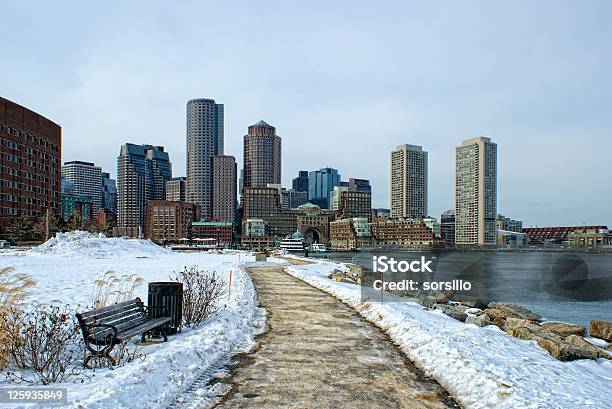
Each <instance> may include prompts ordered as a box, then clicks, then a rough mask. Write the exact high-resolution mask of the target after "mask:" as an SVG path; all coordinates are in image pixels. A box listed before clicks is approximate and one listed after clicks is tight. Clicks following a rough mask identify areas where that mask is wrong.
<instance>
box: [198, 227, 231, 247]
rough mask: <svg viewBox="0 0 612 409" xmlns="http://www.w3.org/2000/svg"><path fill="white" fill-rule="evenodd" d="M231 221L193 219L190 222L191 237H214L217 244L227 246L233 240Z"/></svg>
mask: <svg viewBox="0 0 612 409" xmlns="http://www.w3.org/2000/svg"><path fill="white" fill-rule="evenodd" d="M233 231H234V224H233V223H232V222H208V221H195V222H193V223H191V238H192V239H215V240H216V242H217V245H222V246H227V245H230V244H232V242H233Z"/></svg>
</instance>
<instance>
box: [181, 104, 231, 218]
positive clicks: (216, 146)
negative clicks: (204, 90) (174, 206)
mask: <svg viewBox="0 0 612 409" xmlns="http://www.w3.org/2000/svg"><path fill="white" fill-rule="evenodd" d="M215 155H223V105H222V104H216V103H215V100H213V99H204V98H199V99H192V100H189V101H188V102H187V201H189V202H191V203H195V204H197V205H200V206H201V209H202V215H201V217H202V219H203V220H208V219H210V218H211V216H212V204H213V197H212V189H213V156H215Z"/></svg>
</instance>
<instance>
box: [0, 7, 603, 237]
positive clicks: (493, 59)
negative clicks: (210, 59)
mask: <svg viewBox="0 0 612 409" xmlns="http://www.w3.org/2000/svg"><path fill="white" fill-rule="evenodd" d="M589 4H590V6H589V5H586V6H585V5H583V7H581V8H580V9H575V8H573V7H572V6H571V5H567V4H565V5H563V4H558V3H556V2H555V3H549V4H546V3H542V4H538V5H532V4H523V5H520V6H519V5H504V7H501V6H495V5H491V4H486V3H481V4H479V5H473V6H472V7H470V6H463V7H461V8H459V7H458V6H453V7H450V8H449V10H445V11H442V12H440V15H439V16H438V17H437V18H434V19H433V21H432V26H433V28H432V29H426V28H425V27H423V26H420V25H418V24H416V25H415V26H414V27H413V28H403V27H398V26H393V29H394V30H395V31H397V37H396V38H395V39H393V38H389V37H386V34H387V33H388V30H386V29H385V27H384V26H385V24H386V22H387V19H388V17H387V15H385V14H384V13H382V12H375V13H374V14H372V12H373V10H372V9H370V8H368V7H366V6H365V5H363V4H356V6H355V7H353V8H351V10H350V12H348V13H346V14H347V15H346V23H342V24H341V27H338V28H335V27H334V26H333V25H332V21H333V22H334V23H335V24H338V19H337V18H336V16H338V15H339V14H340V13H341V12H346V7H342V6H339V5H334V6H330V7H327V8H325V9H323V8H321V7H317V6H315V7H312V8H311V9H301V10H298V11H290V10H287V9H286V8H285V7H283V6H282V4H278V5H277V6H276V7H275V8H274V9H272V8H270V10H268V11H270V12H278V13H280V14H282V15H283V17H285V18H284V19H279V21H278V23H279V24H278V26H277V27H275V28H274V29H273V30H271V31H270V32H269V33H263V32H262V33H254V34H253V35H252V36H250V38H246V37H243V36H236V35H230V34H231V33H229V32H228V31H223V34H225V35H226V37H224V38H223V41H220V42H219V44H213V43H210V42H207V41H205V40H204V39H205V38H206V35H208V34H207V33H208V30H212V31H213V32H214V31H215V30H216V29H219V27H220V26H219V23H218V22H216V21H215V20H219V21H222V20H223V21H225V22H228V24H229V23H233V24H241V23H242V22H243V20H248V18H249V17H252V16H253V15H254V13H256V10H255V9H250V8H249V7H246V8H245V10H243V11H241V12H240V13H234V14H232V12H230V10H229V9H225V8H224V7H223V6H220V5H215V6H213V7H212V10H211V12H210V15H209V16H208V17H205V19H211V20H210V24H209V28H195V27H192V26H190V25H189V24H185V25H184V26H185V27H188V28H185V27H182V26H179V24H178V21H180V20H179V18H178V14H179V13H178V11H177V10H173V9H172V8H171V7H163V6H159V7H151V8H150V9H147V10H145V11H144V15H143V18H142V21H140V22H139V23H138V25H137V27H136V28H132V29H129V28H127V25H126V26H125V27H123V26H121V24H122V23H123V22H126V21H129V16H131V15H134V14H133V13H135V11H136V5H126V6H125V7H124V9H123V10H122V13H123V14H124V15H123V16H122V15H121V13H119V12H113V11H111V10H101V11H100V17H96V18H94V19H93V21H90V22H88V23H87V24H88V25H90V27H91V28H88V27H86V25H85V24H83V23H84V22H80V21H76V22H75V21H74V19H71V20H70V21H71V22H73V23H74V24H76V28H75V29H82V30H83V33H84V35H83V36H71V37H74V38H58V36H60V37H61V36H63V35H62V34H50V35H49V38H45V39H39V38H32V37H29V36H27V35H26V34H27V33H26V31H25V27H26V26H27V25H28V24H25V25H23V24H21V23H20V24H19V25H17V23H18V22H22V23H23V21H26V22H28V23H31V24H34V25H36V26H39V27H41V28H43V29H44V28H45V27H47V26H48V24H49V22H48V21H47V18H48V17H49V16H51V17H57V19H55V20H54V19H53V18H51V19H49V20H54V21H56V22H59V23H60V24H61V22H62V21H64V19H65V18H68V17H69V16H70V15H71V14H70V13H67V15H68V17H65V16H62V15H61V12H62V7H61V6H57V5H54V6H53V9H51V8H49V9H47V7H51V6H50V5H41V7H40V10H39V13H40V14H38V13H31V12H30V10H27V9H26V8H23V7H22V6H20V5H19V4H17V3H15V4H11V3H8V4H7V6H6V11H7V15H15V16H17V17H19V18H15V19H7V21H6V24H5V25H3V27H2V28H0V31H2V32H3V33H4V34H5V35H7V36H8V37H9V38H13V37H14V38H15V41H13V42H9V43H8V44H7V45H6V48H7V53H8V54H10V55H12V56H13V58H11V59H7V61H6V63H5V64H4V65H3V66H2V67H0V74H2V75H3V77H5V78H11V81H7V82H6V83H5V84H4V85H3V89H2V95H3V96H4V97H6V98H8V99H10V100H12V101H15V102H17V103H20V104H22V105H24V106H27V107H29V108H31V109H33V110H34V111H36V112H39V113H41V114H42V115H45V116H46V117H47V118H49V119H51V120H53V121H55V122H57V123H58V124H60V125H61V126H62V128H63V152H62V160H63V162H66V161H72V160H81V161H90V162H94V163H96V165H98V166H101V167H102V170H103V171H108V172H110V173H111V176H112V177H116V164H115V160H116V152H117V149H118V147H119V146H120V145H121V144H123V143H125V142H131V143H136V144H141V143H152V144H156V145H163V146H165V147H166V150H167V152H168V153H169V155H170V158H171V160H172V161H173V169H174V174H175V175H176V176H185V175H186V172H185V163H184V156H185V155H184V152H185V140H184V135H185V128H184V126H185V124H184V115H185V114H184V106H185V103H186V101H187V100H189V99H191V98H199V97H205V98H215V99H216V100H218V101H220V102H222V103H223V104H224V105H225V118H226V126H225V149H224V150H225V153H226V154H229V155H233V156H235V157H236V160H237V162H238V164H239V168H241V167H242V164H243V161H242V149H241V143H242V135H243V134H244V130H245V129H246V128H247V127H248V125H250V124H252V123H254V122H256V121H258V120H262V119H263V120H265V121H267V122H269V123H273V124H274V125H275V126H276V127H277V130H278V133H279V134H280V135H282V136H283V139H284V140H283V144H284V147H283V163H282V167H283V172H282V185H283V186H285V187H290V186H291V179H292V178H294V177H295V176H297V174H298V171H299V170H300V169H307V170H316V169H319V168H321V167H324V166H327V165H331V166H332V167H334V168H336V169H338V170H339V171H340V173H341V174H343V175H350V176H355V177H361V178H367V179H370V181H371V183H372V188H373V189H372V190H373V192H372V193H373V202H372V205H373V207H376V208H378V207H385V208H388V207H389V203H388V197H389V187H388V185H389V181H388V174H387V173H388V172H387V169H388V165H389V164H388V152H389V150H390V149H392V148H393V147H394V146H397V145H400V144H404V143H408V144H415V145H420V146H423V148H424V149H425V150H427V151H428V152H429V169H430V175H429V177H430V178H429V186H430V188H429V197H428V204H429V212H428V213H429V214H430V215H431V216H434V217H439V216H440V214H441V213H442V212H443V211H445V210H448V209H452V208H453V207H454V206H453V203H454V195H453V192H454V188H453V185H454V176H455V175H454V166H455V164H454V148H455V146H456V145H457V144H458V143H459V142H460V141H461V140H464V139H468V138H473V137H478V136H485V137H490V138H492V139H493V140H495V141H496V143H497V144H498V145H499V146H500V151H499V157H498V162H499V164H498V180H499V183H498V212H500V213H503V214H505V215H507V216H509V217H512V218H514V219H520V220H524V221H525V226H532V225H538V226H544V225H581V224H583V223H586V224H607V225H612V216H611V215H610V212H609V211H608V208H609V203H610V201H611V200H612V193H611V192H610V189H605V187H606V186H608V185H609V182H608V181H607V179H606V175H605V172H603V169H604V168H605V165H606V164H607V163H609V161H610V159H609V152H610V151H611V150H612V141H611V138H610V137H609V129H610V125H611V124H610V120H609V119H608V118H607V114H606V111H607V109H606V107H607V105H606V104H607V103H606V99H605V95H607V94H609V91H610V88H611V83H610V81H609V80H608V79H607V78H606V77H607V76H606V71H607V70H606V67H607V66H608V64H607V62H609V61H610V53H609V52H608V48H609V47H608V46H607V45H606V44H605V41H604V38H605V37H606V36H605V35H601V33H605V32H608V31H609V30H610V29H609V28H608V27H606V25H605V19H604V18H603V15H604V14H606V13H604V12H602V10H601V9H602V8H604V7H605V8H609V6H608V5H606V4H605V3H601V4H600V5H599V6H598V3H595V2H592V3H589ZM187 7H188V8H189V9H190V11H192V13H188V14H192V15H194V16H195V15H197V14H198V13H197V11H198V10H199V6H197V5H189V6H187ZM395 8H396V13H395V14H396V15H399V16H403V17H404V18H405V20H406V22H407V23H406V24H405V25H406V26H408V27H409V26H411V24H409V23H410V22H415V23H418V18H419V16H422V15H424V14H426V15H428V16H429V17H431V16H430V13H432V11H433V9H430V8H429V7H427V6H415V5H401V4H397V5H395ZM81 9H83V10H81ZM86 9H87V7H85V6H82V5H81V6H78V7H77V9H76V10H75V11H74V13H79V12H80V11H84V10H86ZM276 9H278V11H275V10H276ZM477 9H478V10H480V11H479V12H475V11H476V10H477ZM324 10H325V11H326V12H328V14H330V17H326V16H325V15H324V13H323V11H324ZM438 11H439V10H438ZM453 13H454V14H453ZM551 13H552V14H551ZM298 14H299V15H304V14H306V15H308V16H311V17H313V16H316V17H317V18H318V19H319V20H320V25H321V33H320V34H312V33H311V32H309V31H308V30H306V31H305V32H307V33H309V35H310V36H305V35H304V34H300V30H299V29H300V27H301V26H297V27H292V25H295V23H296V21H297V16H298ZM470 14H472V16H470ZM72 15H73V14H72ZM162 15H163V16H164V18H165V19H164V20H163V21H164V25H163V26H162V23H161V20H160V18H161V16H162ZM180 15H181V17H183V18H184V17H185V13H184V10H182V11H181V13H180ZM370 16H372V17H373V21H372V22H371V25H372V31H373V33H372V39H368V38H367V37H366V36H365V33H361V34H360V33H359V32H358V31H357V30H355V29H354V28H353V27H354V26H355V27H357V26H359V25H360V24H363V23H364V22H365V21H369V20H368V19H369V17H370ZM451 16H456V17H457V18H456V19H451ZM484 16H488V17H489V18H484ZM187 18H189V16H188V17H187ZM543 18H546V19H547V22H549V23H550V24H548V26H547V29H546V31H545V32H542V31H541V30H542V29H541V25H540V24H538V23H539V21H540V20H541V19H543ZM98 19H99V20H98ZM307 20H308V19H304V21H307ZM102 21H105V22H111V24H110V25H109V26H108V27H107V28H104V27H103V26H102ZM207 21H208V20H207ZM517 22H518V23H517ZM54 24H55V23H54ZM117 24H118V25H117ZM302 24H304V23H302ZM464 24H472V25H474V24H476V25H478V26H479V27H480V30H481V31H480V32H478V33H472V34H468V33H462V32H461V30H459V29H460V28H461V27H462V26H463V25H464ZM200 26H206V25H205V24H201V25H200ZM230 26H231V24H230ZM445 26H448V28H445ZM567 26H571V27H573V28H574V29H573V30H570V31H568V30H566V28H567ZM302 28H305V27H302ZM47 31H49V32H51V30H47ZM342 31H345V32H346V34H341V32H342ZM451 31H452V32H453V33H454V34H453V35H455V34H456V33H458V34H456V36H455V38H452V37H450V34H449V33H450V32H451ZM280 32H283V35H284V36H285V37H286V38H285V39H282V40H281V39H280V38H277V37H278V36H277V34H278V33H280ZM375 32H378V33H375ZM596 32H599V33H600V34H599V35H596ZM285 33H286V34H285ZM331 33H334V34H335V38H334V40H335V41H333V42H331V43H330V44H329V45H326V44H325V40H326V39H327V38H328V37H326V35H329V34H331ZM483 33H484V34H487V35H483ZM570 33H571V36H570ZM22 34H23V35H22ZM425 34H426V35H427V36H429V38H427V39H422V38H423V36H424V35H425ZM368 36H370V34H368ZM383 39H384V40H385V41H387V42H388V43H389V47H388V48H387V49H386V50H381V49H379V48H377V47H376V44H377V43H378V42H380V41H381V40H383ZM413 39H418V41H414V40H413ZM184 40H187V41H186V43H185V44H181V42H182V41H184ZM301 40H304V41H302V43H305V50H304V51H303V52H304V56H300V55H299V54H298V53H296V52H293V51H292V50H291V49H289V48H287V44H288V41H289V42H295V41H301ZM56 42H57V43H62V42H65V47H62V49H61V50H60V49H57V48H56V47H54V44H55V43H56ZM125 42H127V44H128V45H133V46H134V47H133V48H134V49H130V47H125ZM194 42H199V43H198V44H199V45H201V46H203V49H204V50H206V51H210V53H211V54H215V55H218V58H219V60H218V61H216V64H215V66H214V67H212V66H211V65H210V64H208V63H206V61H205V59H202V58H200V57H197V56H193V55H192V53H191V52H189V50H190V48H189V47H192V46H194V45H195V43H194ZM200 43H201V44H200ZM353 43H356V44H357V43H358V44H360V46H361V48H358V47H356V46H353ZM447 43H448V44H447ZM44 46H49V51H45V53H46V52H51V51H53V52H56V53H57V56H56V57H57V63H56V64H50V65H49V67H48V69H47V70H45V72H37V71H33V70H31V69H25V70H24V68H23V67H24V66H28V61H30V60H31V59H32V58H34V57H36V58H38V57H40V56H39V55H38V54H37V53H32V49H33V48H35V47H38V48H40V47H44ZM218 47H222V48H223V49H224V50H225V51H224V52H223V53H220V54H216V53H218V50H219V49H218ZM85 49H87V52H86V53H85V52H84V50H85ZM127 49H129V50H130V53H132V54H126V50H127ZM41 50H42V48H41ZM285 51H286V52H285ZM281 53H283V55H284V57H285V60H286V64H279V67H275V68H273V69H269V68H270V65H269V64H267V63H265V64H264V61H266V62H267V61H268V60H269V59H270V58H271V57H272V56H274V55H277V54H278V55H280V54H281ZM390 53H392V54H390ZM203 54H206V53H203ZM404 54H406V55H410V56H411V57H410V58H406V57H402V55H404ZM559 55H562V56H563V60H559ZM110 56H113V58H109V57H110ZM187 56H189V57H190V58H191V57H193V58H194V61H192V62H191V63H190V64H181V62H182V61H184V60H185V59H186V58H187ZM114 57H117V58H114ZM364 57H366V58H364ZM172 59H174V60H175V61H176V62H175V63H173V62H171V61H172ZM368 60H370V61H374V62H376V64H374V65H373V64H370V63H368V62H367V61H368ZM413 60H414V61H417V60H418V61H423V62H422V63H419V64H417V66H416V67H414V66H411V64H410V61H413ZM566 60H567V61H573V62H574V63H572V64H571V65H568V64H565V63H564V61H566ZM61 61H65V62H61ZM241 61H248V62H249V64H241ZM306 61H307V62H308V64H307V66H306V69H299V68H298V67H299V65H300V64H303V63H304V62H306ZM351 61H360V64H357V65H355V64H351ZM380 61H385V62H386V63H385V64H382V65H381V64H378V62H380ZM389 61H391V62H389ZM362 63H363V64H362ZM175 64H176V66H175ZM179 65H180V68H179ZM30 66H32V67H34V66H36V64H35V63H33V62H32V64H30ZM145 66H146V69H144V70H143V69H142V67H145ZM441 67H443V68H444V69H442V68H441ZM179 72H180V75H179V74H178V73H179ZM137 73H138V74H137ZM140 74H142V75H140ZM349 78H351V79H349ZM125 79H128V81H126V80H125ZM356 83H360V86H357V87H356V86H355V84H356ZM154 84H155V85H157V86H153V85H154ZM315 101H316V103H313V102H315ZM568 101H571V103H570V102H568ZM372 135H376V137H372ZM83 141H86V142H87V143H83ZM322 148H325V149H322ZM577 152H579V153H580V155H577V154H576V153H577ZM583 158H586V159H583ZM371 161H374V162H373V163H371ZM375 161H379V162H380V163H379V166H375V165H376V162H375ZM568 191H571V192H572V194H571V195H569V197H568V193H567V192H568Z"/></svg>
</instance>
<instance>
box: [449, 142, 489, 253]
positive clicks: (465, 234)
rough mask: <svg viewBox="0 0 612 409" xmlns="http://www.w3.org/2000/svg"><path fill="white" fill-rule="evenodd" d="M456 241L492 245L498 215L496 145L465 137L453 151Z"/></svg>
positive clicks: (465, 244)
mask: <svg viewBox="0 0 612 409" xmlns="http://www.w3.org/2000/svg"><path fill="white" fill-rule="evenodd" d="M455 166H456V169H455V244H456V245H457V246H494V245H495V243H496V239H497V237H496V231H495V218H496V215H497V144H495V143H493V142H491V139H489V138H483V137H478V138H473V139H467V140H465V141H463V142H462V143H461V146H458V147H457V148H456V152H455Z"/></svg>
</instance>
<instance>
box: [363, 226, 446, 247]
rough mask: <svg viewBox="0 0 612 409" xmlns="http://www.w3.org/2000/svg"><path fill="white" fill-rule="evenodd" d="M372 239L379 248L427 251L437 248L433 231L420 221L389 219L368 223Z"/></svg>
mask: <svg viewBox="0 0 612 409" xmlns="http://www.w3.org/2000/svg"><path fill="white" fill-rule="evenodd" d="M370 229H371V231H372V239H373V241H374V244H375V245H376V247H380V248H399V249H402V248H409V249H428V248H433V247H435V246H437V244H438V241H437V240H436V237H435V235H434V233H433V231H432V230H431V229H430V228H428V227H427V226H426V225H425V222H424V221H423V220H422V219H389V220H387V221H380V222H372V223H370Z"/></svg>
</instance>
